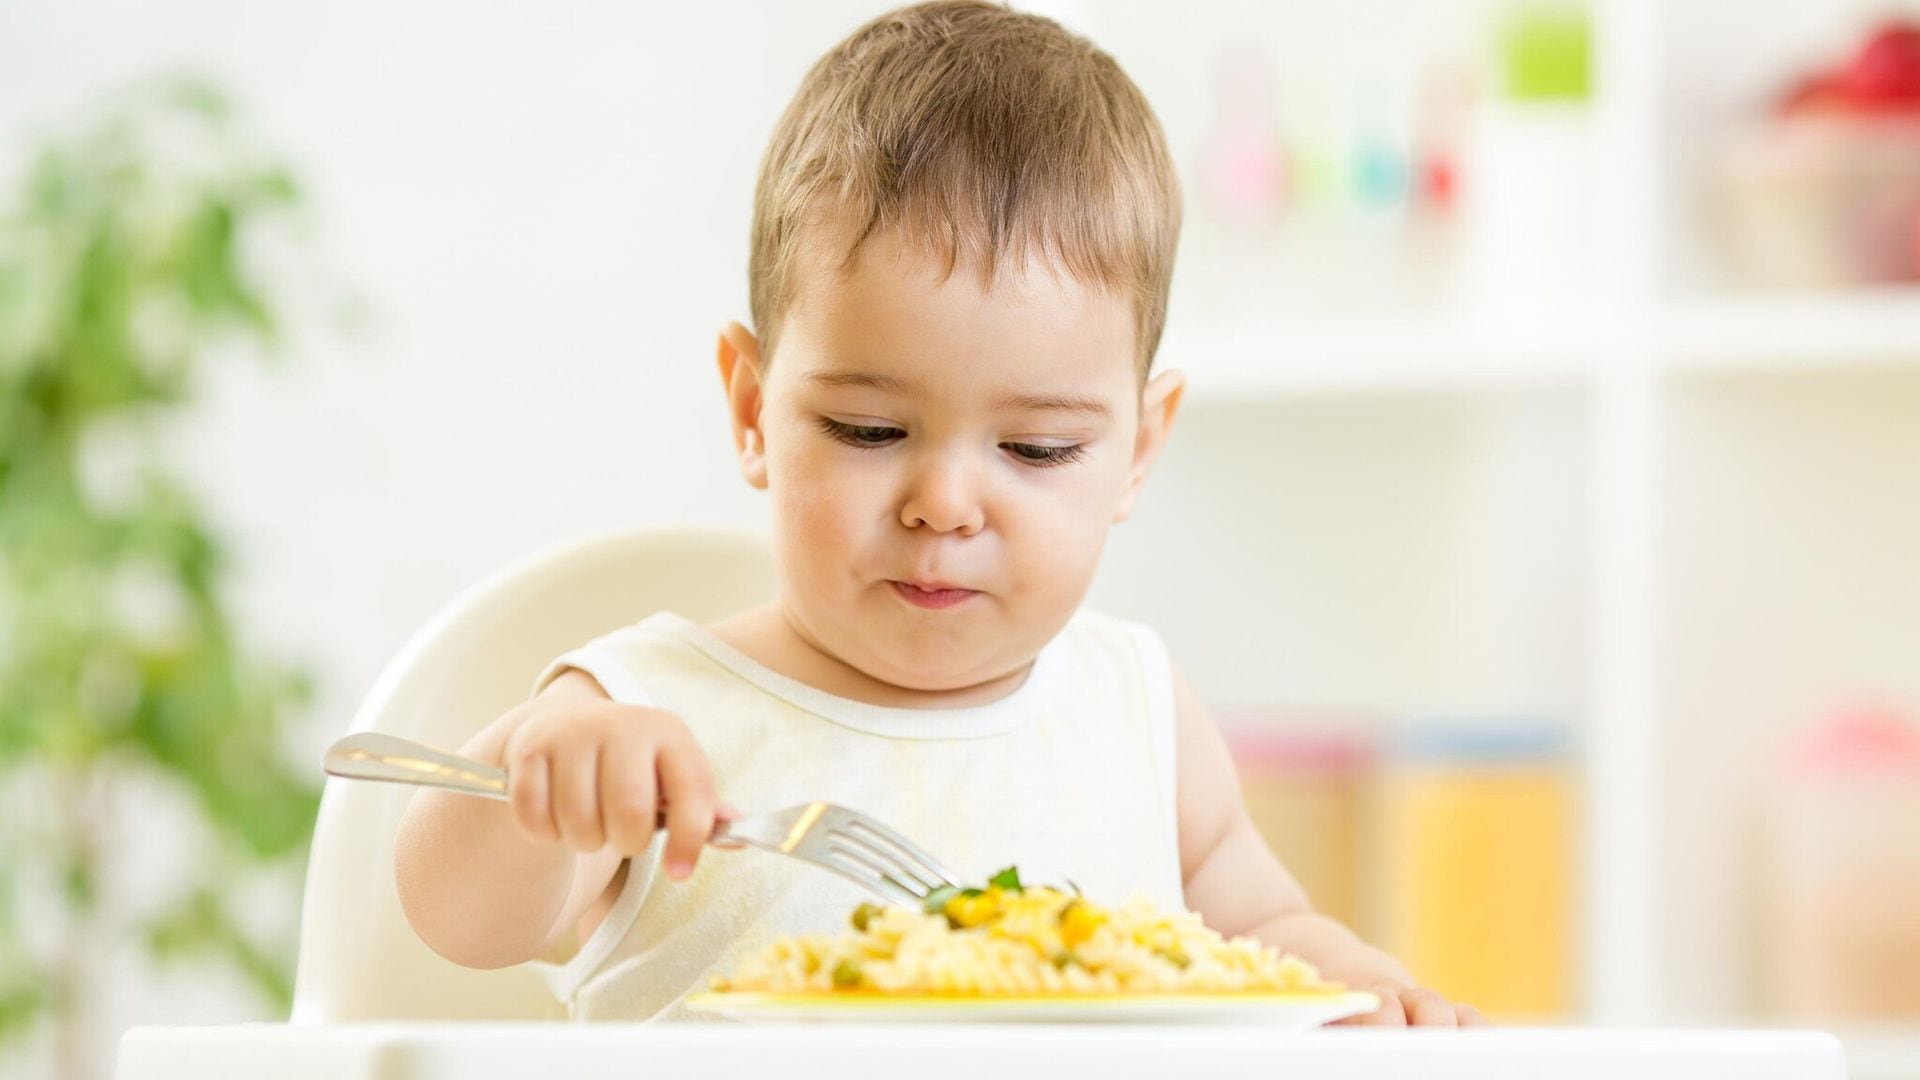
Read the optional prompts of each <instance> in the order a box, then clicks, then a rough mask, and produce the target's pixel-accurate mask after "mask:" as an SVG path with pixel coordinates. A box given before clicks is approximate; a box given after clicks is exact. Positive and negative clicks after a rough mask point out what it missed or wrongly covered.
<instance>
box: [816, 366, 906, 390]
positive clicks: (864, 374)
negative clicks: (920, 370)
mask: <svg viewBox="0 0 1920 1080" xmlns="http://www.w3.org/2000/svg"><path fill="white" fill-rule="evenodd" d="M807 378H808V380H810V381H812V382H817V383H819V384H820V385H822V386H864V387H867V388H869V389H872V390H884V391H886V392H887V393H890V394H905V393H910V392H912V390H913V384H912V383H910V382H908V381H906V380H905V379H896V378H894V377H893V376H891V375H879V374H875V373H874V372H871V371H815V372H812V373H810V374H808V375H807Z"/></svg>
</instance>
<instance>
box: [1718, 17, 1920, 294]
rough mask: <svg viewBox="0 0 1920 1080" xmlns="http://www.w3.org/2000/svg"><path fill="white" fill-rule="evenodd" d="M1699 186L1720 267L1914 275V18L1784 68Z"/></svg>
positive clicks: (1811, 274)
mask: <svg viewBox="0 0 1920 1080" xmlns="http://www.w3.org/2000/svg"><path fill="white" fill-rule="evenodd" d="M1753 112H1754V115H1752V116H1750V117H1749V118H1748V120H1747V121H1746V122H1745V123H1744V124H1742V125H1740V127H1739V130H1738V131H1737V132H1736V133H1735V134H1733V135H1731V136H1730V137H1729V138H1728V139H1727V140H1726V145H1725V148H1724V150H1723V151H1722V159H1721V161H1720V162H1719V165H1718V167H1717V169H1716V170H1715V171H1714V174H1713V182H1712V184H1711V186H1710V188H1709V190H1708V192H1707V206H1708V210H1709V214H1710V217H1711V219H1712V220H1713V221H1714V224H1715V226H1716V227H1717V232H1718V235H1719V237H1720V241H1721V243H1722V245H1723V247H1724V252H1723V258H1724V259H1725V262H1726V263H1727V269H1728V272H1729V275H1730V276H1731V277H1732V278H1734V279H1735V280H1736V281H1738V282H1740V283H1742V284H1746V285H1751V286H1756V287H1767V288H1836V287H1841V286H1846V285H1855V284H1876V283H1890V282H1911V281H1916V280H1920V21H1914V20H1905V19H1890V20H1888V21H1886V22H1882V23H1880V24H1879V25H1877V26H1875V27H1873V28H1871V29H1869V30H1868V31H1867V32H1866V33H1865V34H1864V35H1863V36H1862V37H1861V38H1860V40H1859V42H1858V44H1857V45H1856V46H1855V47H1854V48H1853V49H1852V50H1851V52H1850V53H1848V54H1846V55H1842V56H1839V57H1836V58H1835V59H1834V60H1833V61H1832V62H1830V63H1828V64H1826V65H1824V66H1822V67H1819V68H1817V69H1815V70H1812V71H1806V72H1794V73H1790V74H1787V75H1786V76H1785V77H1783V78H1782V79H1781V80H1780V82H1779V84H1778V89H1777V91H1776V93H1775V95H1774V97H1773V98H1772V100H1771V101H1770V102H1767V103H1766V104H1764V105H1762V106H1757V107H1755V108H1754V110H1753Z"/></svg>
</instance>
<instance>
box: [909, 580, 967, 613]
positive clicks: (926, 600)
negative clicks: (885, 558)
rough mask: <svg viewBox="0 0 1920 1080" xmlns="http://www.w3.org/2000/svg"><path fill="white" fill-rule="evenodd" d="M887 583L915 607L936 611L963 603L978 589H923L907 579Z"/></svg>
mask: <svg viewBox="0 0 1920 1080" xmlns="http://www.w3.org/2000/svg"><path fill="white" fill-rule="evenodd" d="M887 584H889V585H892V586H893V591H894V592H897V593H899V594H900V598H901V599H903V600H905V601H906V602H907V603H909V604H912V605H913V606H914V607H920V608H931V609H933V610H935V611H938V610H940V609H942V608H950V607H952V606H954V605H955V604H958V603H961V602H962V601H964V600H966V599H967V598H968V597H971V596H974V595H976V594H977V591H978V590H975V589H952V588H932V589H923V588H921V587H920V586H918V585H914V584H912V583H910V582H905V581H890V582H888V583H887Z"/></svg>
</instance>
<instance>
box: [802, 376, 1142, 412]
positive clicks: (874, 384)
mask: <svg viewBox="0 0 1920 1080" xmlns="http://www.w3.org/2000/svg"><path fill="white" fill-rule="evenodd" d="M807 379H808V381H810V382H816V383H819V384H820V385H822V386H864V387H866V388H868V389H870V390H879V391H883V392H885V393H890V394H911V393H913V392H914V390H915V389H916V387H915V384H913V383H911V382H908V381H907V380H905V379H901V378H897V377H895V376H892V375H882V374H880V373H878V372H873V371H814V372H809V373H808V375H807ZM993 404H994V407H995V408H997V409H1002V410H1013V409H1025V410H1029V411H1032V410H1051V411H1055V412H1074V413H1081V414H1084V415H1086V416H1091V417H1094V418H1096V419H1105V418H1106V417H1107V416H1108V415H1109V414H1110V410H1109V409H1108V408H1107V406H1106V403H1105V402H1102V401H1100V400H1098V399H1095V398H1082V397H1067V396H1065V395H1061V394H1008V395H1006V396H1004V397H1001V398H999V399H998V400H996V401H995V402H994V403H993Z"/></svg>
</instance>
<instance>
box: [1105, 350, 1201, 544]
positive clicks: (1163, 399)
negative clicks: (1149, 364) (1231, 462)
mask: <svg viewBox="0 0 1920 1080" xmlns="http://www.w3.org/2000/svg"><path fill="white" fill-rule="evenodd" d="M1186 392H1187V377H1186V376H1185V375H1182V374H1181V373H1180V372H1178V371H1163V372H1161V373H1160V374H1158V375H1155V376H1154V377H1153V378H1152V379H1151V380H1150V381H1148V383H1147V385H1146V387H1145V388H1144V389H1143V390H1141V391H1140V432H1139V434H1137V435H1135V436H1134V440H1133V464H1132V465H1131V466H1130V467H1129V468H1128V470H1127V486H1126V489H1125V490H1124V491H1122V492H1121V493H1120V505H1119V506H1118V507H1116V508H1115V509H1114V512H1113V520H1114V521H1115V522H1116V523H1118V522H1122V521H1125V520H1127V518H1128V517H1130V516H1131V515H1132V514H1133V504H1134V501H1135V500H1136V499H1138V498H1139V497H1140V489H1141V487H1143V486H1145V484H1146V482H1147V473H1148V472H1150V471H1152V469H1153V463H1154V461H1155V460H1156V459H1157V458H1159V456H1160V448H1161V447H1163V446H1165V445H1167V435H1168V433H1169V432H1171V431H1172V430H1173V417H1174V414H1175V413H1178V412H1179V411H1180V398H1181V396H1182V395H1184V394H1185V393H1186Z"/></svg>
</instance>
